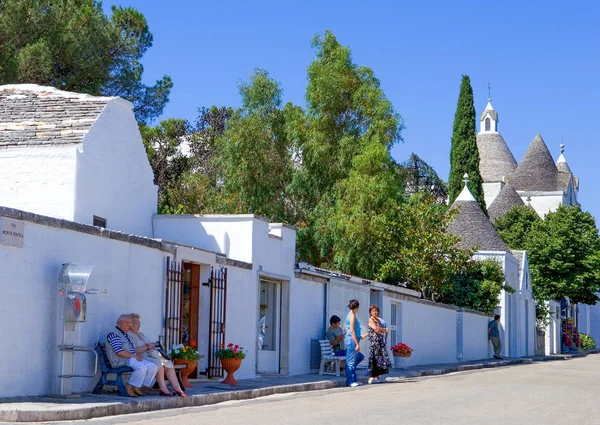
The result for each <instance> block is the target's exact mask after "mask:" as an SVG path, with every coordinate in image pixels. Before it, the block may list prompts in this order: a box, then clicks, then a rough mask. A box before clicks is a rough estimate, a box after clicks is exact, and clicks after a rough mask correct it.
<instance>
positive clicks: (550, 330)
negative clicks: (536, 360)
mask: <svg viewBox="0 0 600 425" xmlns="http://www.w3.org/2000/svg"><path fill="white" fill-rule="evenodd" d="M547 305H548V307H549V308H550V311H551V312H552V315H551V318H550V323H549V324H548V326H547V327H546V335H545V339H546V343H545V346H546V350H545V352H546V355H551V354H559V353H560V352H561V348H562V344H561V337H562V330H561V322H560V303H557V302H556V301H548V302H547ZM557 309H558V310H557ZM557 311H558V313H557Z"/></svg>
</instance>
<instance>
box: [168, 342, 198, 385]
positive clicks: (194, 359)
mask: <svg viewBox="0 0 600 425" xmlns="http://www.w3.org/2000/svg"><path fill="white" fill-rule="evenodd" d="M169 356H170V357H171V359H173V363H175V364H183V365H186V368H185V369H181V370H180V371H179V376H180V377H181V383H182V384H183V386H184V387H185V388H192V384H190V381H188V375H189V374H190V373H192V372H193V371H194V370H195V369H196V366H197V364H198V360H200V359H201V358H202V357H204V356H202V355H200V353H198V351H197V350H196V341H190V345H183V344H173V347H171V351H170V352H169Z"/></svg>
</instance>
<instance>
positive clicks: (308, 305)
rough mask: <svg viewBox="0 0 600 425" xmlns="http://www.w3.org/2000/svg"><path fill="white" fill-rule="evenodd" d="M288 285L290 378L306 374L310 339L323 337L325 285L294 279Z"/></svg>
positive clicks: (308, 367) (308, 362)
mask: <svg viewBox="0 0 600 425" xmlns="http://www.w3.org/2000/svg"><path fill="white" fill-rule="evenodd" d="M290 285H291V286H290V335H289V337H290V341H289V347H290V353H289V354H290V355H289V359H290V362H289V365H290V375H301V374H305V373H309V372H310V344H311V340H313V339H324V338H325V330H326V328H325V325H324V323H325V320H327V321H329V318H326V317H325V291H326V284H324V283H321V282H314V281H310V280H305V279H302V278H296V279H294V280H293V281H292V282H291V283H290ZM340 317H341V316H340Z"/></svg>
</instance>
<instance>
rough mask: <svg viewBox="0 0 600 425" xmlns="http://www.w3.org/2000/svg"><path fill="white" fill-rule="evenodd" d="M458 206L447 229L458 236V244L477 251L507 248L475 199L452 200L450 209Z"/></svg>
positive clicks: (506, 249)
mask: <svg viewBox="0 0 600 425" xmlns="http://www.w3.org/2000/svg"><path fill="white" fill-rule="evenodd" d="M455 208H459V211H458V215H457V216H456V217H455V219H454V220H453V221H452V222H451V223H450V224H449V225H448V231H449V232H450V233H452V234H453V235H455V236H458V237H459V238H460V242H459V243H458V246H459V247H460V248H463V249H470V248H477V249H478V250H479V251H505V252H508V251H509V248H508V246H506V243H504V241H503V240H502V238H501V237H500V235H499V234H498V232H496V229H495V228H494V226H493V225H492V223H491V222H490V220H489V219H488V218H487V216H486V215H485V213H484V212H483V211H482V210H481V208H480V207H479V204H478V203H477V202H476V201H454V203H453V204H452V206H451V207H450V209H451V210H452V209H455Z"/></svg>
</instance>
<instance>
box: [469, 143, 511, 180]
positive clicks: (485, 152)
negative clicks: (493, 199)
mask: <svg viewBox="0 0 600 425" xmlns="http://www.w3.org/2000/svg"><path fill="white" fill-rule="evenodd" d="M477 150H478V151H479V172H480V173H481V177H482V178H483V181H484V182H500V181H505V179H506V178H508V177H509V176H510V175H511V174H512V173H514V171H515V170H516V169H517V161H516V160H515V157H514V156H513V154H512V152H511V151H510V149H509V148H508V146H507V145H506V142H505V141H504V138H503V137H502V135H501V134H500V133H498V132H485V133H484V132H480V133H479V134H477Z"/></svg>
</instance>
